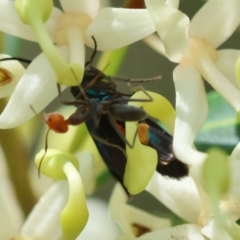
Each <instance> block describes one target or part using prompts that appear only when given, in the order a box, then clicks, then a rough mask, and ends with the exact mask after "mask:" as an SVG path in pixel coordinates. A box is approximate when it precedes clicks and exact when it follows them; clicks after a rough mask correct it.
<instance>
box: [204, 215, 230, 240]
mask: <svg viewBox="0 0 240 240" xmlns="http://www.w3.org/2000/svg"><path fill="white" fill-rule="evenodd" d="M201 232H202V234H203V235H204V236H206V237H207V238H208V239H213V240H214V239H217V240H232V239H233V238H232V237H230V236H229V235H228V234H227V233H226V231H224V229H223V227H222V225H220V224H219V221H217V219H216V216H212V217H210V219H209V221H208V223H207V225H205V226H204V227H203V228H202V230H201Z"/></svg>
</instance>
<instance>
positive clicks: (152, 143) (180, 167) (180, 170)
mask: <svg viewBox="0 0 240 240" xmlns="http://www.w3.org/2000/svg"><path fill="white" fill-rule="evenodd" d="M138 136H139V140H140V142H141V143H142V144H143V145H146V146H149V147H151V148H153V149H155V150H156V151H157V154H158V164H157V168H156V170H157V172H159V173H160V174H162V175H163V176H168V177H171V178H176V179H180V178H182V177H185V176H187V175H188V166H187V165H186V164H185V163H183V162H181V161H179V160H178V159H177V158H176V156H175V155H174V152H173V149H172V141H173V139H172V136H171V135H169V134H168V133H167V132H166V131H164V130H163V129H162V128H161V127H160V125H158V124H157V123H156V122H155V121H154V120H153V119H151V118H147V119H145V120H144V121H142V122H140V123H139V126H138Z"/></svg>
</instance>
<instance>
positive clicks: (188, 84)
mask: <svg viewBox="0 0 240 240" xmlns="http://www.w3.org/2000/svg"><path fill="white" fill-rule="evenodd" d="M173 77H174V83H175V88H176V114H177V118H176V121H175V128H174V137H173V149H174V153H175V154H176V156H177V158H178V159H180V160H181V161H182V162H184V163H186V164H200V163H202V162H203V160H204V159H205V157H206V154H204V153H201V152H199V151H197V150H195V149H194V147H193V142H194V140H195V137H196V135H197V133H198V132H199V130H200V129H201V127H202V126H203V124H204V121H205V119H206V118H207V111H208V105H207V99H206V93H205V89H204V85H203V81H202V79H201V76H200V75H199V73H198V72H197V70H196V69H195V68H194V67H182V66H180V65H179V66H178V67H176V68H175V70H174V72H173Z"/></svg>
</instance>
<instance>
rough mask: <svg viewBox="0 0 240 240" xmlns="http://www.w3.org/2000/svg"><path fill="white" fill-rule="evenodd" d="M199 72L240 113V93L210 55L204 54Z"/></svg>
mask: <svg viewBox="0 0 240 240" xmlns="http://www.w3.org/2000/svg"><path fill="white" fill-rule="evenodd" d="M198 70H199V71H200V73H201V75H202V76H203V77H204V79H206V81H208V82H209V84H210V85H211V86H212V87H213V88H214V89H215V90H216V91H217V92H218V93H220V94H221V95H222V96H223V97H224V98H225V99H226V101H228V102H229V104H231V105H232V107H233V108H234V109H235V110H236V111H237V112H239V111H240V91H239V89H238V88H236V87H235V86H234V85H233V84H232V83H231V82H230V81H229V80H228V79H227V78H226V77H225V76H224V75H223V74H222V72H220V71H219V69H218V68H217V67H216V65H215V63H214V62H213V61H212V59H211V58H210V57H209V55H208V54H205V53H203V54H202V56H201V58H199V62H198Z"/></svg>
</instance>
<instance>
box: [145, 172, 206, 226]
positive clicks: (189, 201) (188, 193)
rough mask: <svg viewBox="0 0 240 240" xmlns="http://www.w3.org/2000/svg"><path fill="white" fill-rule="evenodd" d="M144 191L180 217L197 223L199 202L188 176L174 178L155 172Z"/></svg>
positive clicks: (195, 189)
mask: <svg viewBox="0 0 240 240" xmlns="http://www.w3.org/2000/svg"><path fill="white" fill-rule="evenodd" d="M146 191H148V192H150V193H151V194H152V195H153V196H154V197H155V198H157V199H158V200H159V201H160V202H162V203H163V204H164V205H165V206H167V207H168V208H169V209H170V210H171V211H172V212H174V213H175V214H177V215H178V216H179V217H181V218H182V219H184V220H186V221H189V222H193V223H197V220H198V216H199V213H200V211H201V203H200V198H199V195H198V191H197V188H196V186H195V183H194V181H193V180H192V178H190V177H185V178H182V179H181V180H176V179H172V178H167V177H163V176H162V175H160V174H159V173H155V174H154V175H153V177H152V179H151V181H150V182H149V184H148V186H147V188H146Z"/></svg>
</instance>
